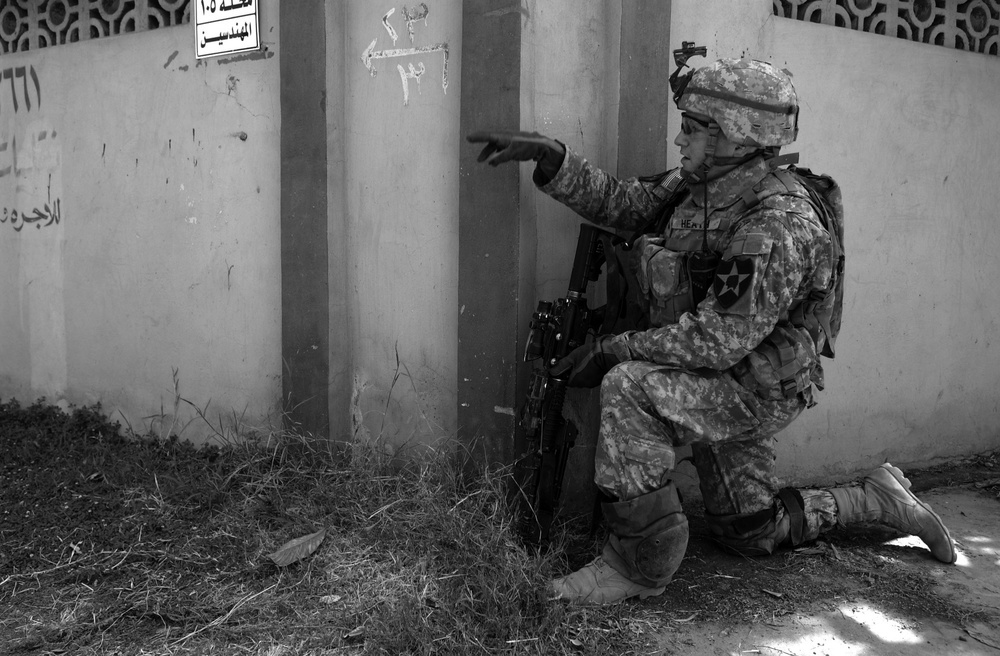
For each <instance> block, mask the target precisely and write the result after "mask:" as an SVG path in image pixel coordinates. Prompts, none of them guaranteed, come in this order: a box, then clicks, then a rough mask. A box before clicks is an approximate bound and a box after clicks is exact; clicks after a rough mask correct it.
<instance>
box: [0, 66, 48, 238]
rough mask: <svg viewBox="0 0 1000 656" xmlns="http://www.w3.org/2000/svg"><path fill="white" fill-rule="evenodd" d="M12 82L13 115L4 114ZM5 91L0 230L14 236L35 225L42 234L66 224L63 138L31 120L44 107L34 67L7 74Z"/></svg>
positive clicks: (1, 77)
mask: <svg viewBox="0 0 1000 656" xmlns="http://www.w3.org/2000/svg"><path fill="white" fill-rule="evenodd" d="M8 79H9V80H10V81H11V83H10V103H9V104H10V106H11V107H13V109H14V111H13V113H12V112H10V111H5V109H4V107H5V106H6V105H7V104H8V103H7V102H6V96H7V94H6V92H4V89H5V88H6V86H7V85H6V84H2V83H3V82H5V81H6V80H8ZM29 79H30V81H31V83H30V84H29ZM15 82H16V83H15ZM0 87H2V88H0V225H9V226H10V227H11V228H13V229H14V231H15V232H21V231H22V230H23V229H24V227H25V226H31V225H33V226H35V228H37V229H39V230H40V229H42V228H46V227H49V226H55V225H58V224H59V223H60V222H61V221H62V199H61V198H59V189H60V188H61V186H62V185H61V168H62V166H61V162H60V159H61V158H60V146H59V142H58V134H57V133H56V131H55V130H52V129H48V127H46V126H45V124H44V121H41V120H32V117H31V115H33V114H37V113H38V110H39V109H40V108H41V103H42V99H41V98H42V96H41V83H40V82H39V78H38V74H37V73H36V72H35V68H34V66H29V67H24V66H18V67H16V68H7V69H4V70H3V71H2V72H0Z"/></svg>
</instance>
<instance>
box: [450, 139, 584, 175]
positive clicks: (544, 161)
mask: <svg viewBox="0 0 1000 656" xmlns="http://www.w3.org/2000/svg"><path fill="white" fill-rule="evenodd" d="M466 140H467V141H469V142H470V143H484V144H486V145H485V146H483V150H482V151H481V152H480V153H479V157H478V158H477V159H476V161H477V162H486V163H487V164H489V165H490V166H497V165H499V164H503V163H504V162H510V161H512V160H513V161H517V162H530V161H535V162H538V163H539V165H540V166H541V167H542V168H543V169H544V170H545V172H546V173H551V174H552V175H554V174H555V172H557V171H558V170H559V167H560V166H561V165H562V161H563V157H565V155H566V148H565V147H564V146H563V145H562V144H561V143H559V142H558V141H556V140H555V139H550V138H548V137H546V136H544V135H541V134H538V133H537V132H505V131H498V132H473V133H472V134H470V135H469V136H467V137H466Z"/></svg>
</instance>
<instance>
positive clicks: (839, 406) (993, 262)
mask: <svg viewBox="0 0 1000 656" xmlns="http://www.w3.org/2000/svg"><path fill="white" fill-rule="evenodd" d="M671 38H672V39H673V40H674V41H675V42H678V43H679V42H680V41H681V40H688V41H690V40H694V41H696V42H697V43H699V44H702V45H707V46H708V49H709V56H710V58H717V57H733V56H741V55H744V54H746V55H748V56H751V57H755V58H758V59H765V60H770V61H773V62H775V63H777V64H779V65H781V66H784V67H787V68H788V69H789V70H790V71H791V72H792V74H793V75H794V81H795V85H796V89H797V90H798V93H799V95H800V99H801V103H802V112H801V131H800V133H799V139H798V141H797V142H796V144H794V145H793V147H790V148H789V149H788V150H789V151H791V150H796V151H798V152H800V153H801V156H802V164H803V165H806V166H808V167H811V168H812V169H813V170H815V171H818V172H825V173H829V174H831V175H833V176H834V177H835V178H836V179H837V180H838V181H839V182H840V184H841V185H842V187H843V189H844V199H845V205H846V213H847V235H846V250H847V258H848V259H847V267H848V269H847V288H846V300H845V317H844V324H843V328H842V332H841V335H840V339H839V341H838V355H837V358H836V359H835V360H833V361H831V362H828V363H827V366H826V372H827V390H826V391H825V392H822V393H820V395H819V397H818V400H819V405H818V406H817V407H815V408H813V409H811V410H809V411H807V412H806V413H805V414H804V415H803V416H802V417H801V418H800V419H799V420H798V421H797V422H796V423H795V424H793V425H792V426H791V427H790V428H789V429H787V430H786V431H785V432H784V433H783V434H781V435H779V449H780V450H779V459H778V463H779V472H780V473H781V474H782V476H784V477H785V478H787V479H789V480H794V481H807V480H829V479H834V478H838V477H843V476H844V475H845V474H848V473H853V472H856V471H858V470H860V469H863V468H866V467H869V466H871V465H872V464H876V463H880V462H883V461H885V460H887V459H888V460H891V461H893V462H899V463H900V464H906V463H913V464H926V463H929V462H932V461H934V460H936V459H939V458H945V457H955V456H960V455H968V454H974V453H978V452H982V451H985V450H989V449H995V448H997V446H998V445H1000V428H998V426H1000V421H998V420H1000V408H998V397H997V393H996V390H997V388H998V386H1000V353H998V351H997V349H996V348H993V347H994V346H995V345H996V343H997V340H998V338H1000V324H998V319H1000V308H998V304H997V303H996V299H997V294H996V289H995V285H994V283H993V281H994V280H996V279H997V277H998V276H1000V260H998V259H997V258H996V257H995V253H996V252H997V248H998V247H1000V233H998V231H997V230H996V229H995V217H996V210H995V207H996V205H997V201H998V200H1000V197H998V191H997V187H996V184H995V181H996V180H997V179H998V178H1000V161H998V160H997V158H996V157H994V156H993V155H992V152H991V150H992V144H995V143H997V141H998V138H1000V127H998V125H997V123H996V121H995V120H994V116H995V111H996V107H997V106H998V105H1000V86H998V85H997V84H996V80H997V76H998V75H1000V59H998V58H997V57H995V56H987V55H979V54H973V53H968V52H963V51H958V50H952V49H948V48H943V47H939V46H932V45H924V44H918V43H912V42H907V41H903V40H900V39H895V38H890V37H885V36H879V35H874V34H866V33H860V32H855V31H852V30H848V29H843V28H835V27H830V26H825V25H818V24H811V23H804V22H800V21H794V20H788V19H784V18H777V17H774V16H772V15H771V2H770V1H769V0H754V1H753V2H743V3H739V4H737V3H729V2H726V3H721V2H715V3H706V2H696V1H694V0H678V1H676V2H674V3H673V21H672V25H671ZM697 61H700V60H695V61H694V62H693V63H695V62H697ZM696 65H697V64H696ZM671 111H672V115H671V117H670V118H671V121H672V122H673V125H677V123H676V121H677V118H676V114H675V112H674V110H671ZM677 160H678V158H677V155H676V152H675V149H672V150H671V155H670V157H669V158H668V161H669V162H670V163H671V165H672V166H676V165H677V163H678V161H677Z"/></svg>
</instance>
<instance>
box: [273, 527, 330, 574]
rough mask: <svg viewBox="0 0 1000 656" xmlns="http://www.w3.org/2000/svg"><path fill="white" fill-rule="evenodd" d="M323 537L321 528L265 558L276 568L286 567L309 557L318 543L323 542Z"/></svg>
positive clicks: (282, 546) (288, 543) (287, 543)
mask: <svg viewBox="0 0 1000 656" xmlns="http://www.w3.org/2000/svg"><path fill="white" fill-rule="evenodd" d="M325 537H326V529H325V528H322V529H320V530H318V531H316V532H315V533H311V534H309V535H304V536H302V537H301V538H295V539H294V540H291V541H289V542H286V543H285V544H283V545H281V548H279V549H278V550H277V551H275V552H274V553H272V554H268V556H267V557H268V558H270V559H271V560H273V561H274V564H275V565H277V566H278V567H287V566H288V565H291V564H292V563H297V562H298V561H300V560H302V559H303V558H306V557H307V556H309V555H311V554H312V553H313V552H314V551H316V549H318V548H319V545H320V543H321V542H323V538H325Z"/></svg>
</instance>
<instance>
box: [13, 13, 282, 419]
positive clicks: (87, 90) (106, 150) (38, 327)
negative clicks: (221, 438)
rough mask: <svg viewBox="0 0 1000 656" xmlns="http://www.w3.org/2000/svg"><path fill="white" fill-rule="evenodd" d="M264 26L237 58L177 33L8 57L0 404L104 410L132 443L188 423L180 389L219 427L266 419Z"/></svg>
mask: <svg viewBox="0 0 1000 656" xmlns="http://www.w3.org/2000/svg"><path fill="white" fill-rule="evenodd" d="M276 26H277V9H276V7H275V6H274V5H272V3H266V4H265V5H264V6H263V8H262V15H261V23H260V29H261V34H262V42H263V43H264V45H265V48H264V50H263V51H262V52H261V53H258V54H254V55H244V56H237V57H232V58H229V59H226V58H222V59H211V60H205V61H202V62H198V61H196V60H195V57H194V52H193V50H194V47H193V46H194V43H193V41H194V35H193V31H194V28H193V26H189V25H183V26H178V27H171V28H163V29H157V30H152V31H149V32H142V33H134V34H128V35H122V36H116V37H109V38H103V39H97V40H93V41H88V42H84V43H76V44H69V45H65V46H59V47H54V48H45V49H41V50H37V51H30V52H25V53H16V54H8V55H4V56H3V58H2V59H0V68H3V69H12V70H13V71H14V72H16V73H17V75H18V76H17V77H16V78H15V80H14V81H15V82H16V84H14V85H13V86H11V85H4V86H3V87H2V88H0V206H2V207H3V211H4V215H3V218H4V220H3V222H2V223H0V277H2V279H3V280H4V281H5V285H4V289H5V292H4V293H3V294H0V396H2V397H3V398H9V397H11V396H16V397H17V398H18V399H19V400H21V401H23V402H30V401H32V400H34V399H35V398H36V397H38V396H45V397H47V399H48V400H49V401H53V402H57V401H58V402H65V403H73V404H89V403H92V402H96V401H100V402H101V403H102V404H103V406H104V409H105V410H106V411H107V412H109V413H110V414H112V415H113V418H114V419H116V420H119V421H122V423H123V424H126V423H127V424H131V425H132V426H133V427H134V428H135V429H136V430H139V429H141V428H142V429H144V428H152V429H153V430H155V431H160V430H163V431H166V430H167V429H168V428H169V427H170V426H171V425H173V426H174V432H180V431H181V429H182V428H183V427H184V426H185V425H186V424H187V423H188V422H189V420H191V418H192V417H194V416H195V413H194V410H193V407H192V406H190V405H188V404H186V403H184V402H181V403H180V405H179V412H178V416H177V417H176V422H175V418H174V417H173V416H172V415H173V414H174V401H175V398H176V395H175V391H179V394H180V396H182V397H183V398H184V399H186V400H188V401H190V402H191V403H192V404H195V405H197V406H199V407H200V408H202V409H204V408H205V407H206V405H208V413H209V417H210V418H211V419H212V420H213V423H215V425H216V426H218V424H217V423H216V422H217V420H218V413H219V412H221V413H223V414H224V415H226V416H230V417H231V416H232V413H233V412H235V413H236V415H237V416H240V415H243V418H244V420H245V421H246V422H247V423H249V424H256V423H259V422H265V421H267V419H268V417H269V415H270V414H271V411H272V410H273V409H274V408H275V407H276V405H277V404H278V402H279V400H280V396H281V382H280V374H281V368H280V367H281V361H280V348H278V346H279V345H280V332H279V328H280V323H279V321H280V314H279V311H278V310H279V308H280V303H279V300H280V299H279V287H278V279H277V275H276V272H277V271H278V264H279V260H278V257H279V255H278V242H277V236H278V200H279V193H280V189H279V188H278V184H277V181H278V166H279V160H278V144H279V142H278V138H279V127H280V126H279V122H280V121H279V119H280V117H279V112H278V88H277V84H276V83H275V79H276V75H277V58H276V55H275V49H274V39H273V37H272V36H271V33H272V31H274V30H276ZM21 72H24V74H25V75H24V77H23V79H22V77H21V75H20V74H21ZM14 211H17V212H18V215H17V217H15V216H14ZM175 372H176V376H175ZM175 380H176V381H179V386H178V387H176V388H175ZM209 402H210V403H209ZM161 408H162V413H163V414H164V415H165V416H162V417H155V416H156V415H161ZM244 410H247V412H246V413H244ZM160 419H162V420H163V422H162V425H161V422H160ZM207 432H208V429H207V426H205V425H204V423H203V422H200V421H195V422H193V423H191V424H190V425H189V426H188V427H187V428H186V429H185V430H184V432H183V433H182V435H183V436H184V437H191V438H192V439H199V436H204V435H205V434H206V433H207Z"/></svg>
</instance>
